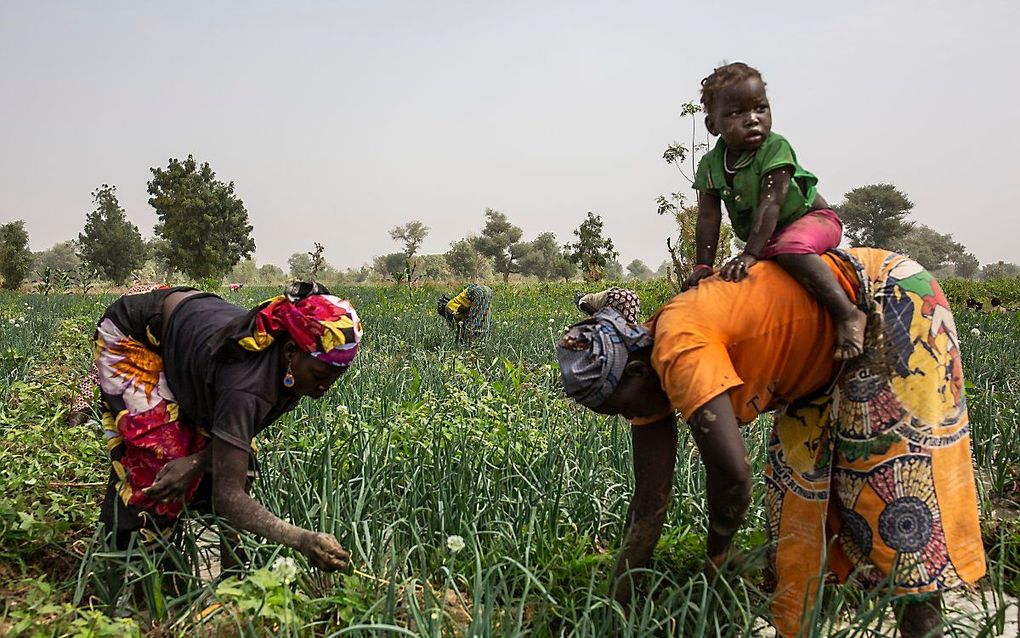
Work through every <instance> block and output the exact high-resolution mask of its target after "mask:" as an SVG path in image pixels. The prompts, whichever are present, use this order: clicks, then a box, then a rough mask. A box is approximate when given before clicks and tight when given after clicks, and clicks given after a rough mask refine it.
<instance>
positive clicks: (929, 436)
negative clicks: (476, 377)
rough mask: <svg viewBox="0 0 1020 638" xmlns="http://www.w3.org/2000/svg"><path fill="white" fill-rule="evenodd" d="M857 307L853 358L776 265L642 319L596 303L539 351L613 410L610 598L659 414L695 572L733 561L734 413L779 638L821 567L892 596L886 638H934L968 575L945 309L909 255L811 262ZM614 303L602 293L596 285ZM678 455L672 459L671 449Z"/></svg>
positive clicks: (644, 535)
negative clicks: (841, 354) (620, 479)
mask: <svg viewBox="0 0 1020 638" xmlns="http://www.w3.org/2000/svg"><path fill="white" fill-rule="evenodd" d="M821 259H822V263H824V264H825V266H826V268H828V269H829V271H830V273H831V274H832V275H833V277H835V278H836V280H837V281H838V282H839V285H840V289H841V290H842V291H843V294H844V295H846V296H847V298H848V299H851V300H853V302H854V303H855V304H856V305H857V306H858V307H860V308H861V309H862V311H867V313H868V314H869V315H870V317H869V325H868V335H867V337H868V338H867V340H866V343H867V346H866V348H865V351H864V353H863V355H862V356H860V357H857V358H855V359H854V360H852V361H849V362H846V363H844V364H842V367H841V365H840V364H838V363H836V362H835V361H834V360H833V358H832V357H831V356H830V353H831V352H832V351H833V350H834V349H835V348H836V346H837V343H838V339H839V336H838V331H837V330H836V327H835V326H834V325H833V322H832V320H831V317H830V315H829V313H827V312H826V311H825V308H824V307H823V306H821V305H820V304H819V303H818V301H817V300H816V299H815V298H814V297H812V296H811V295H809V294H808V293H807V291H805V290H804V289H803V288H802V287H801V286H800V285H798V284H797V282H796V281H795V280H794V279H793V278H791V277H790V276H789V275H788V274H787V273H786V272H785V271H784V270H783V269H782V268H780V267H779V266H778V265H776V264H775V263H772V262H764V263H761V264H759V265H757V266H756V267H755V269H754V271H753V272H752V273H751V275H750V276H749V277H748V278H747V279H746V280H745V281H743V282H741V283H739V284H736V285H734V284H731V283H727V282H725V281H723V280H721V279H717V278H712V279H706V280H703V281H702V282H701V283H700V284H699V285H698V286H697V287H696V288H692V289H690V290H688V291H687V292H684V293H681V294H680V295H677V296H676V297H674V298H673V300H672V301H670V302H669V303H668V304H666V305H665V306H664V307H663V308H662V309H660V310H659V311H658V312H657V313H656V314H655V315H654V316H653V317H652V318H651V319H649V320H648V322H647V323H645V324H644V325H639V324H636V323H634V322H633V321H632V320H631V317H633V316H634V315H632V314H629V313H630V312H631V310H630V309H629V308H627V307H623V308H615V307H614V305H613V302H614V299H611V298H609V295H607V296H606V297H607V305H606V307H604V308H602V309H597V310H596V312H595V313H594V316H593V317H592V318H590V319H587V320H585V321H581V322H579V323H576V324H574V325H573V326H571V327H570V328H569V329H568V330H567V332H566V333H565V334H564V335H563V338H562V340H561V341H560V344H559V346H558V348H557V358H558V359H559V365H560V370H561V371H562V374H563V388H564V391H565V392H566V394H567V395H568V396H570V397H572V398H573V399H574V400H576V401H577V402H578V403H580V404H582V405H584V406H587V407H588V408H590V409H592V410H593V411H595V412H598V413H600V414H620V415H623V416H624V417H626V418H628V419H631V424H632V425H631V438H632V449H633V467H634V494H633V497H632V499H631V503H630V508H629V510H628V512H627V518H626V528H625V530H624V532H623V537H622V538H623V539H624V540H623V542H622V545H623V547H622V549H621V553H620V556H619V559H618V562H617V565H616V569H615V572H614V580H613V588H614V595H615V597H616V599H617V600H618V601H620V602H621V603H627V602H628V601H629V600H630V599H631V596H632V595H633V592H634V587H635V586H636V583H635V582H634V581H637V580H638V577H637V576H632V575H631V572H630V571H629V570H631V569H639V568H641V567H644V566H645V565H646V564H647V562H648V559H649V558H650V557H651V555H652V550H653V549H654V548H655V545H656V543H657V542H658V540H659V536H660V535H661V533H662V527H663V523H664V521H665V517H666V510H667V507H668V505H669V501H670V490H671V487H672V481H673V468H674V465H675V464H676V462H677V434H678V433H677V426H676V418H675V416H674V413H675V412H678V413H679V414H680V416H681V417H682V418H683V419H685V420H686V421H687V423H688V424H689V426H690V433H691V435H692V437H693V439H694V442H695V444H696V445H697V447H698V450H699V452H700V455H699V456H700V459H701V462H702V463H703V464H704V467H705V475H706V482H705V484H706V500H707V506H708V507H707V509H708V521H707V549H708V560H707V561H706V566H705V571H706V573H707V575H709V576H710V577H715V575H716V573H717V571H718V570H719V569H720V568H722V567H724V566H725V565H726V564H727V562H728V561H730V560H731V559H732V558H733V556H732V554H733V549H732V542H733V537H734V534H735V533H736V532H737V530H738V529H739V528H740V526H741V524H742V523H743V521H744V516H745V514H746V512H747V508H748V506H749V504H750V498H751V485H752V476H751V464H750V460H749V459H748V457H747V450H746V449H745V447H744V441H743V438H742V437H741V434H740V429H739V426H740V425H742V424H747V423H751V422H753V421H755V419H756V418H757V417H758V415H759V414H762V413H763V412H766V411H770V410H776V411H777V412H776V416H775V419H774V422H773V426H772V434H771V436H770V438H769V443H768V456H767V465H766V468H765V476H764V484H765V498H764V502H765V514H766V522H767V525H766V530H767V533H768V539H769V562H770V570H769V575H768V578H767V579H766V589H768V590H770V591H772V592H774V594H775V597H774V599H773V600H774V602H773V606H772V622H773V624H774V625H775V626H776V628H777V629H778V631H779V635H781V636H786V637H788V638H794V637H795V636H798V635H802V634H800V633H799V632H801V630H802V628H803V627H804V623H805V618H804V614H805V611H810V609H811V608H812V606H813V604H814V597H815V594H816V593H817V586H818V582H819V579H820V578H823V577H824V576H825V574H824V572H825V570H826V568H827V569H828V571H829V572H831V573H832V574H834V575H836V576H837V577H839V578H841V579H845V578H847V577H848V576H849V575H850V574H852V573H855V570H858V571H857V572H856V573H857V575H858V576H859V577H861V578H863V579H864V580H865V581H866V582H868V583H870V584H872V585H875V586H878V587H884V586H887V585H889V584H891V586H892V588H893V592H894V593H895V594H897V595H902V598H899V599H898V600H897V604H898V605H900V606H901V608H900V609H899V613H900V633H901V635H902V636H905V637H911V638H912V637H920V636H929V637H935V636H941V635H942V632H941V630H940V628H941V611H940V606H941V597H942V592H943V591H945V590H948V589H952V588H955V587H961V586H963V585H965V584H967V583H974V582H975V581H976V580H977V579H978V578H980V577H981V576H983V575H984V573H985V555H984V550H983V547H982V543H981V528H980V524H979V522H978V507H977V491H976V487H975V481H974V470H973V467H972V464H971V451H970V427H969V421H968V416H967V406H966V401H965V399H964V395H963V367H962V363H961V358H960V344H959V339H958V338H957V334H956V326H955V323H954V321H953V315H952V313H951V311H950V308H949V302H948V301H947V300H946V298H945V296H944V295H943V293H942V290H941V289H940V288H939V285H938V282H936V281H935V279H934V278H933V277H932V276H931V275H930V274H929V273H928V272H926V271H925V270H924V269H923V268H922V267H921V266H919V265H918V264H917V263H916V262H914V261H912V260H910V259H908V258H906V257H903V256H901V255H897V254H895V253H890V252H886V251H882V250H877V249H869V248H855V249H850V250H849V251H846V252H843V251H836V252H830V253H826V254H825V255H823V256H821ZM614 298H615V299H618V298H620V295H614ZM686 458H687V457H686V455H685V457H684V459H681V462H684V461H685V460H686Z"/></svg>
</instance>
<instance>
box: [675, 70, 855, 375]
mask: <svg viewBox="0 0 1020 638" xmlns="http://www.w3.org/2000/svg"><path fill="white" fill-rule="evenodd" d="M701 102H702V104H703V105H704V108H705V126H706V127H707V128H708V132H709V133H711V134H712V135H718V136H720V138H719V142H718V143H717V144H716V145H715V147H714V148H713V149H712V150H711V151H709V152H708V153H706V154H705V156H704V157H703V158H701V162H700V163H699V164H698V170H697V172H696V173H695V177H694V188H695V189H696V190H697V191H698V223H697V229H696V231H695V235H696V239H697V261H698V263H697V265H696V266H695V267H694V272H692V273H691V276H690V277H689V278H688V279H687V285H688V286H697V285H698V282H699V281H700V280H702V279H704V278H705V277H708V276H709V275H711V274H713V272H714V271H713V269H712V264H713V263H714V262H715V254H716V248H717V244H718V242H719V224H720V221H721V216H722V212H721V207H720V202H725V204H726V210H727V212H729V217H730V223H731V224H732V225H733V232H734V233H735V234H736V235H737V237H739V238H740V239H741V240H742V241H744V242H747V243H746V244H745V245H744V251H743V252H742V253H741V254H740V255H737V256H736V257H734V258H733V259H731V260H730V261H729V262H727V263H726V264H725V265H724V266H723V267H722V269H721V270H720V275H721V276H722V278H723V279H724V280H725V281H740V280H741V279H743V278H744V277H747V276H748V271H749V269H750V268H751V266H752V265H753V264H754V263H755V262H757V261H758V260H760V259H773V258H774V259H775V260H776V262H777V263H778V264H779V265H780V266H782V267H783V269H784V270H786V271H787V272H789V273H790V274H791V275H793V277H794V279H796V280H797V281H798V282H799V283H800V284H801V285H802V286H804V287H805V288H806V289H807V290H808V292H810V293H811V294H812V295H813V296H814V297H815V298H816V299H818V301H820V302H821V303H822V305H823V306H825V308H826V309H827V310H828V311H829V314H830V315H832V318H833V320H834V321H835V322H836V350H835V353H834V355H833V356H834V357H835V358H836V359H837V360H845V359H852V358H853V357H856V356H858V355H859V354H861V350H862V348H863V344H864V327H865V323H866V321H867V317H866V316H865V315H864V313H862V312H861V311H860V310H859V309H858V308H856V307H854V305H853V304H852V303H850V301H849V300H848V299H847V298H846V295H844V294H843V292H842V291H841V290H840V288H839V285H838V284H837V283H836V279H835V278H834V277H833V276H832V274H831V273H830V272H829V269H828V268H826V266H825V264H824V263H823V262H822V258H821V257H820V256H819V255H821V254H822V253H824V252H825V251H827V250H830V249H832V248H835V247H836V246H838V245H839V241H840V236H841V235H842V233H843V224H842V222H840V220H839V217H837V216H836V213H835V212H833V211H832V209H831V208H829V205H828V204H827V203H826V202H825V199H823V198H822V196H821V195H820V194H818V192H817V189H816V186H815V185H816V184H817V183H818V179H817V178H816V177H815V176H814V175H812V174H811V173H809V172H808V171H806V170H804V169H803V168H802V167H801V166H800V164H798V163H797V156H796V154H795V153H794V152H793V148H792V147H791V146H790V143H789V142H787V141H786V138H784V137H783V136H781V135H779V134H778V133H773V132H772V110H771V107H770V106H769V100H768V97H767V96H766V95H765V82H764V81H763V80H762V78H761V74H760V73H758V71H757V70H756V69H753V68H751V67H749V66H747V65H746V64H744V63H742V62H734V63H732V64H727V65H725V66H721V67H719V68H718V69H715V71H713V72H712V74H711V75H709V76H708V77H706V78H705V79H704V80H702V81H701Z"/></svg>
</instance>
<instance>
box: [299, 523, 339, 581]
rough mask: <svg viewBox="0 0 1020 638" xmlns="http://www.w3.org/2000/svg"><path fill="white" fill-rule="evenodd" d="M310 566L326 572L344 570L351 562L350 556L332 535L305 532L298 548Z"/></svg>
mask: <svg viewBox="0 0 1020 638" xmlns="http://www.w3.org/2000/svg"><path fill="white" fill-rule="evenodd" d="M298 549H299V550H300V551H301V553H302V554H304V555H305V556H307V557H308V560H310V561H311V562H312V565H314V566H316V567H318V568H319V569H321V570H323V571H327V572H335V571H337V570H340V569H345V568H346V567H347V565H348V564H350V562H351V554H350V552H348V551H347V550H345V549H344V548H343V547H340V543H338V542H337V540H336V537H334V536H333V535H332V534H324V533H322V532H306V533H305V535H304V538H302V540H301V545H300V546H299V547H298Z"/></svg>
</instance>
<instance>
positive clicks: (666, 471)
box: [612, 415, 677, 604]
mask: <svg viewBox="0 0 1020 638" xmlns="http://www.w3.org/2000/svg"><path fill="white" fill-rule="evenodd" d="M630 436H631V441H632V445H633V448H634V457H633V464H634V495H633V496H632V497H631V501H630V508H629V509H628V510H627V521H626V528H625V531H624V537H623V543H622V547H621V549H620V555H619V557H618V558H617V561H616V568H615V569H614V570H613V583H612V592H613V596H614V597H615V598H616V600H617V601H619V602H620V603H621V604H625V603H627V601H629V600H630V597H631V594H632V592H633V590H634V587H635V586H636V582H635V581H636V580H637V578H636V577H635V576H631V575H629V574H628V570H631V569H634V568H637V567H643V566H644V565H645V564H646V563H647V562H648V559H649V558H650V557H651V555H652V550H654V549H655V544H656V543H658V542H659V536H661V535H662V525H663V523H664V522H665V520H666V507H667V506H668V505H669V499H670V490H671V488H672V485H673V467H674V465H676V445H677V432H676V419H675V417H673V415H670V416H669V417H667V418H665V419H663V420H661V421H658V422H656V423H651V424H649V425H635V426H631V429H630Z"/></svg>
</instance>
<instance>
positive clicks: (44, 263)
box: [33, 239, 81, 273]
mask: <svg viewBox="0 0 1020 638" xmlns="http://www.w3.org/2000/svg"><path fill="white" fill-rule="evenodd" d="M80 265H81V257H79V256H78V242H76V241H75V240H73V239H68V240H67V241H62V242H58V243H56V244H53V246H52V247H50V248H49V249H47V250H41V251H39V252H37V253H35V256H34V262H33V269H34V270H35V272H37V273H38V272H42V271H43V270H45V269H46V268H49V269H50V270H62V271H64V272H71V271H74V270H77V269H78V266H80Z"/></svg>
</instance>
